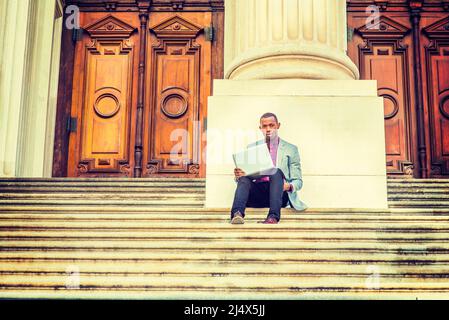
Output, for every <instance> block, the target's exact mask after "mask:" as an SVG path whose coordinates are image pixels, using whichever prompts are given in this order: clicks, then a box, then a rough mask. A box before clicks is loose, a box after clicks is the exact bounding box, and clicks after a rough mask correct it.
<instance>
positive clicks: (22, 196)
mask: <svg viewBox="0 0 449 320" xmlns="http://www.w3.org/2000/svg"><path fill="white" fill-rule="evenodd" d="M46 199H48V200H75V199H76V200H78V199H85V200H87V199H89V200H94V199H98V200H103V199H108V201H111V200H136V201H140V200H146V199H153V200H165V199H168V200H171V199H183V200H187V201H189V200H204V199H205V194H204V193H202V192H196V193H193V192H189V193H178V192H177V193H169V192H157V193H156V192H145V193H99V192H95V193H85V192H78V193H59V192H58V193H56V192H54V193H50V194H42V193H0V201H1V200H46Z"/></svg>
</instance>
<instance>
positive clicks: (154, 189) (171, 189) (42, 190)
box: [0, 185, 205, 194]
mask: <svg viewBox="0 0 449 320" xmlns="http://www.w3.org/2000/svg"><path fill="white" fill-rule="evenodd" d="M0 192H1V193H24V192H25V193H39V194H46V193H63V192H64V193H68V194H75V193H86V192H88V193H109V194H115V193H126V194H135V193H161V192H163V193H205V189H204V187H203V186H196V187H195V186H192V187H190V186H188V187H184V186H179V187H176V186H162V187H160V186H147V187H135V186H134V187H128V188H122V187H115V186H109V187H92V186H90V187H65V186H59V187H34V186H33V187H22V186H19V187H17V186H15V187H2V186H1V185H0Z"/></svg>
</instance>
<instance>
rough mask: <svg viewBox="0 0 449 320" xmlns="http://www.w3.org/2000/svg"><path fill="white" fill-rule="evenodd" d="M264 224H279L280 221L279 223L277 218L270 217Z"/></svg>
mask: <svg viewBox="0 0 449 320" xmlns="http://www.w3.org/2000/svg"><path fill="white" fill-rule="evenodd" d="M262 223H264V224H278V223H279V221H277V219H276V218H275V217H268V218H266V219H265V221H264V222H262Z"/></svg>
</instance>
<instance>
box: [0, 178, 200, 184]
mask: <svg viewBox="0 0 449 320" xmlns="http://www.w3.org/2000/svg"><path fill="white" fill-rule="evenodd" d="M173 181H174V182H202V183H205V182H206V179H205V178H176V177H157V178H124V177H119V178H117V177H101V178H86V177H76V178H67V177H52V178H38V177H36V178H34V177H30V178H22V177H11V178H9V177H0V183H4V182H52V183H59V182H93V183H95V182H120V183H121V182H173Z"/></svg>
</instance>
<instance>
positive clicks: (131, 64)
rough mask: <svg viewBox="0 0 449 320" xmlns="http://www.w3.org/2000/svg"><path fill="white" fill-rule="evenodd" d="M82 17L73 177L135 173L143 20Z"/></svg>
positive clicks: (72, 136) (118, 16)
mask: <svg viewBox="0 0 449 320" xmlns="http://www.w3.org/2000/svg"><path fill="white" fill-rule="evenodd" d="M136 18H137V17H135V15H130V14H126V13H125V14H115V15H106V14H104V13H89V14H87V13H85V14H82V15H81V22H82V25H83V26H84V34H83V36H82V39H81V40H80V41H78V43H77V47H76V53H75V68H74V87H73V98H72V109H71V117H72V121H71V124H69V125H70V126H71V127H72V129H73V130H70V131H71V132H70V140H69V158H68V159H69V161H68V176H69V177H70V176H132V174H133V172H132V167H133V148H134V143H133V141H134V136H133V134H132V133H133V132H134V122H135V121H134V120H135V114H134V108H133V103H134V101H135V94H136V87H137V86H136V79H135V78H136V77H135V74H137V72H136V68H137V61H138V60H136V58H137V56H138V54H137V52H138V51H136V46H137V45H138V43H137V42H138V38H137V36H136V28H137V27H138V25H139V22H138V18H137V19H136Z"/></svg>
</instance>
